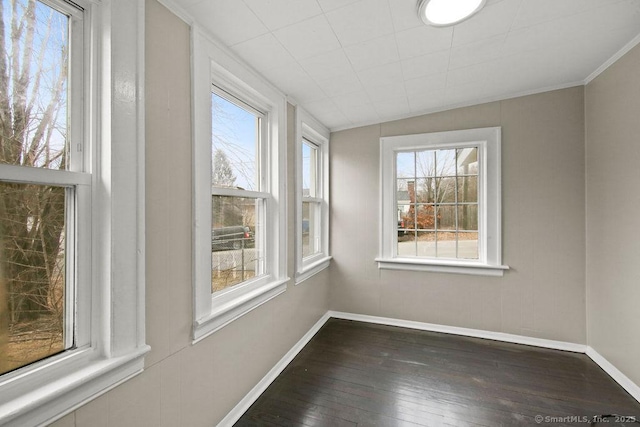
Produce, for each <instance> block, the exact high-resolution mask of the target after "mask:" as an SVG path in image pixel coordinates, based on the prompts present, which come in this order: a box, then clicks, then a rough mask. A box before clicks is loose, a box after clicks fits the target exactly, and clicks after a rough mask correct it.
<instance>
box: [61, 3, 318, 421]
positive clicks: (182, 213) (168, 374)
mask: <svg viewBox="0 0 640 427" xmlns="http://www.w3.org/2000/svg"><path fill="white" fill-rule="evenodd" d="M146 7H147V11H146V17H147V18H146V26H147V28H146V68H147V71H146V88H145V90H146V109H147V111H146V143H147V159H146V185H147V198H146V208H147V218H146V225H147V240H146V244H147V260H146V262H147V283H146V287H147V289H146V290H147V298H146V303H147V312H146V316H147V323H146V326H147V343H148V344H149V345H151V349H152V350H151V353H150V354H149V355H148V356H147V359H146V369H145V371H144V372H143V373H142V374H141V375H139V376H137V377H135V378H133V379H131V380H129V381H127V382H125V383H124V384H122V385H120V386H118V387H116V388H115V389H113V390H112V391H110V392H108V393H106V394H105V395H103V396H101V397H99V398H97V399H95V400H93V401H92V402H90V403H88V404H87V405H85V406H83V407H81V408H80V409H78V410H77V411H75V412H74V413H72V414H69V415H68V416H66V417H64V418H63V419H61V420H60V421H58V422H57V423H55V426H56V427H63V426H64V427H68V426H76V427H81V426H82V427H84V426H87V427H126V426H132V427H143V426H149V427H158V426H167V427H176V426H189V427H198V426H206V427H211V426H214V425H216V424H217V423H218V422H219V421H220V420H221V419H222V418H223V417H224V416H226V414H227V413H228V412H229V411H230V410H231V409H232V408H233V407H234V406H235V405H236V404H237V403H238V402H239V401H240V400H241V399H242V398H243V397H244V396H245V395H246V394H247V393H248V392H249V390H251V389H252V388H253V387H254V386H255V385H256V384H257V383H258V381H260V379H262V377H263V376H264V375H265V374H266V373H267V372H268V371H269V370H270V369H271V368H273V366H274V365H275V364H276V363H277V362H278V360H280V358H282V356H284V354H285V353H286V352H287V351H289V350H290V349H291V348H292V347H293V345H294V344H295V343H296V342H297V341H298V340H299V339H300V338H301V337H302V336H303V335H304V334H305V333H306V332H307V331H309V329H310V328H311V327H312V326H313V325H314V324H315V323H316V322H317V321H318V320H319V319H320V317H321V316H322V315H323V314H324V313H326V311H327V310H328V308H329V305H328V302H329V300H328V272H327V271H326V270H325V271H324V272H322V273H320V274H318V275H316V276H314V277H312V278H311V279H309V280H307V281H305V282H303V283H301V284H299V285H297V286H295V285H294V284H293V282H290V283H289V284H288V289H287V291H286V292H285V293H284V294H282V295H280V296H278V297H277V298H275V299H273V300H271V301H269V302H267V303H266V304H264V305H262V306H260V307H258V308H257V309H255V310H253V311H251V312H250V313H248V314H246V315H245V316H243V317H241V318H240V319H238V320H236V321H234V322H232V323H231V324H230V325H228V326H226V327H225V328H223V329H222V330H220V331H218V332H216V333H214V334H213V335H212V336H210V337H209V338H206V339H205V340H203V341H201V342H199V343H198V344H196V345H191V341H190V338H189V337H190V334H191V323H192V316H193V314H192V311H191V263H192V260H191V223H192V218H191V202H192V201H191V131H190V127H191V119H190V114H191V113H190V108H191V107H190V105H191V104H190V103H191V101H190V91H191V86H190V71H189V70H190V63H189V62H190V59H189V43H190V42H189V28H188V26H187V25H186V24H184V23H183V22H182V21H181V20H179V19H178V18H177V17H176V16H174V15H173V14H171V13H170V12H169V11H168V10H166V9H165V8H164V7H163V6H161V5H160V4H159V3H157V1H155V0H148V1H147V2H146ZM294 112H295V110H294V109H293V107H291V106H289V109H288V125H289V129H288V136H289V137H288V142H289V144H288V153H287V155H288V159H289V161H288V170H287V173H288V177H289V179H288V181H289V182H288V189H289V193H288V197H289V200H290V203H289V209H288V217H289V230H288V242H287V244H288V248H289V257H288V259H289V277H293V274H294V264H293V263H294V253H293V243H294V240H293V239H294V235H293V233H294V221H293V218H294V216H293V208H294V204H293V196H294V189H295V186H294V185H293V179H294V178H293V177H294V175H295V174H294V169H293V167H294V165H293V159H294V158H295V156H294V148H295V147H294V145H293V142H294V141H295V137H294V135H295V134H294V132H293V130H294V126H295V116H294Z"/></svg>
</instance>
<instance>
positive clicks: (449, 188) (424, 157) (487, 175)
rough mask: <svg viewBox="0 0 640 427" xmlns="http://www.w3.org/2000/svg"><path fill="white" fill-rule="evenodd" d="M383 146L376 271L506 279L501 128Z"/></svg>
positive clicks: (402, 139)
mask: <svg viewBox="0 0 640 427" xmlns="http://www.w3.org/2000/svg"><path fill="white" fill-rule="evenodd" d="M380 146H381V148H380V150H381V151H380V156H381V157H380V158H381V175H380V176H381V188H382V195H381V199H382V227H381V239H380V256H379V258H378V259H377V261H378V266H379V268H388V269H411V270H423V271H439V272H450V273H462V274H479V275H498V276H501V275H502V274H503V271H504V270H505V269H507V268H508V267H506V266H503V265H502V261H501V260H502V256H501V212H500V211H501V203H500V191H501V190H500V128H484V129H470V130H464V131H451V132H438V133H429V134H419V135H404V136H392V137H386V138H381V144H380Z"/></svg>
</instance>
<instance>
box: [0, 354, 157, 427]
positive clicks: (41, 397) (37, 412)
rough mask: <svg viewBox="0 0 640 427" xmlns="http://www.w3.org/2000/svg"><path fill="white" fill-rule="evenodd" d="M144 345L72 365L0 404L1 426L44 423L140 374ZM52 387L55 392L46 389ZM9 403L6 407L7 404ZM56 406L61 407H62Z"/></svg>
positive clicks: (18, 426) (9, 426)
mask: <svg viewBox="0 0 640 427" xmlns="http://www.w3.org/2000/svg"><path fill="white" fill-rule="evenodd" d="M149 349H150V348H149V347H148V346H144V347H141V348H139V349H138V350H137V351H135V352H133V353H128V354H127V355H125V356H122V357H117V358H111V359H105V360H101V361H99V362H96V363H91V364H89V365H88V366H86V367H85V368H81V369H76V370H74V372H73V373H72V374H70V375H68V376H66V377H63V378H61V379H58V380H56V381H52V382H50V383H48V384H47V387H46V389H45V388H43V387H39V388H36V389H33V390H32V391H31V392H29V393H26V394H24V395H23V396H22V397H21V398H20V399H19V401H17V402H16V401H12V402H10V403H6V404H3V405H2V406H0V413H5V411H6V412H8V411H9V410H10V411H11V412H10V413H8V415H6V416H3V418H2V425H3V426H5V427H24V426H36V425H48V424H49V423H52V422H54V421H55V420H57V419H60V418H62V417H64V416H65V415H67V414H69V413H70V412H73V411H75V410H76V409H78V408H79V407H81V406H82V405H84V404H86V403H87V402H89V401H91V400H93V399H95V398H96V397H98V396H100V395H102V394H104V393H106V392H107V391H109V390H111V389H113V388H114V387H116V386H118V385H119V384H122V383H123V382H124V381H127V380H129V379H130V378H132V377H134V376H136V375H138V374H140V373H141V372H142V371H143V369H144V355H145V354H146V353H147V352H148V351H149ZM51 388H54V389H55V390H56V391H57V392H56V393H50V392H49V391H50V389H51ZM8 407H9V408H8ZM60 408H65V409H64V410H63V411H61V410H60Z"/></svg>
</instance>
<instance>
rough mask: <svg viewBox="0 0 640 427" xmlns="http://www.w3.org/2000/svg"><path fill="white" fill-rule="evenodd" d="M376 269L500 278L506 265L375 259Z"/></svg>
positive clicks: (507, 268)
mask: <svg viewBox="0 0 640 427" xmlns="http://www.w3.org/2000/svg"><path fill="white" fill-rule="evenodd" d="M375 261H376V262H377V263H378V268H379V269H383V270H410V271H433V272H436V273H456V274H470V275H474V276H497V277H502V276H503V275H504V271H505V270H509V266H508V265H487V264H477V263H472V262H450V263H447V262H446V261H444V260H443V261H437V260H428V261H427V260H422V259H415V260H413V259H403V258H390V259H386V258H376V259H375Z"/></svg>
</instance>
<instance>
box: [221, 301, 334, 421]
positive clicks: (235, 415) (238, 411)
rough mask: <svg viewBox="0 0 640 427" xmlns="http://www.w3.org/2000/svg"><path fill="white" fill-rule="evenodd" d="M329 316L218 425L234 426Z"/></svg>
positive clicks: (313, 328)
mask: <svg viewBox="0 0 640 427" xmlns="http://www.w3.org/2000/svg"><path fill="white" fill-rule="evenodd" d="M329 317H330V316H329V312H327V313H325V314H324V315H323V316H322V317H321V318H320V320H318V321H317V322H316V323H315V325H313V326H312V327H311V329H309V331H308V332H307V333H306V334H304V336H303V337H302V338H300V340H299V341H298V342H297V343H296V344H295V345H294V346H293V347H292V348H291V350H289V351H288V352H287V354H285V355H284V356H283V357H282V359H280V360H279V361H278V363H276V365H275V366H274V367H273V368H271V370H270V371H269V372H268V373H267V375H265V376H264V377H263V378H262V379H261V380H260V382H258V384H256V385H255V387H253V388H252V389H251V391H249V393H247V395H246V396H245V397H244V398H242V400H241V401H240V402H238V404H237V405H236V406H235V407H234V408H233V409H232V410H231V411H230V412H229V413H228V414H227V416H226V417H224V418H223V419H222V421H220V422H219V423H218V427H226V426H232V425H233V424H235V423H236V422H237V421H238V420H239V419H240V417H242V415H243V414H244V413H245V412H246V411H247V409H249V407H250V406H251V405H253V402H255V401H256V400H258V397H260V395H261V394H262V393H263V392H264V391H265V390H266V389H267V387H269V385H270V384H271V383H272V382H273V381H274V380H275V379H276V378H277V377H278V375H280V373H281V372H282V371H283V370H284V368H286V367H287V365H288V364H289V363H290V362H291V361H292V360H293V358H294V357H296V355H297V354H298V353H300V350H302V349H303V348H304V346H305V345H307V343H308V342H309V341H310V340H311V338H313V336H314V335H315V334H316V332H318V331H319V330H320V328H321V327H322V326H323V325H324V324H325V323H326V322H327V320H329Z"/></svg>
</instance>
